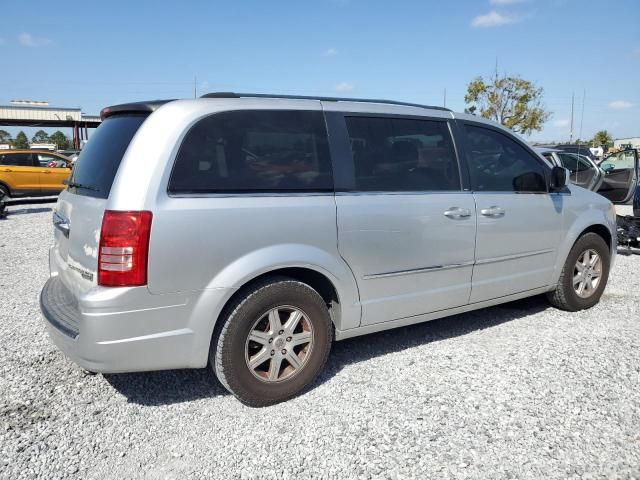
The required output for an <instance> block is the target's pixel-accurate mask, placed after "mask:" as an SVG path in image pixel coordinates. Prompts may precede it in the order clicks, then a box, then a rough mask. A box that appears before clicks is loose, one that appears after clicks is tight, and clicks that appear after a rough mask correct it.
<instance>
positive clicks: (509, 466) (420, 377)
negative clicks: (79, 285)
mask: <svg viewBox="0 0 640 480" xmlns="http://www.w3.org/2000/svg"><path fill="white" fill-rule="evenodd" d="M49 207H50V205H40V206H38V208H30V209H19V208H11V209H10V210H11V212H12V214H11V215H10V216H9V217H8V219H7V220H4V221H0V288H1V290H0V291H1V292H2V297H1V301H0V307H1V311H0V339H1V342H0V372H1V375H0V478H7V479H20V478H69V477H76V478H89V479H94V478H95V479H102V478H149V479H156V478H157V479H167V478H225V479H230V478H278V479H280V478H282V479H286V478H299V477H300V478H301V477H305V478H411V477H413V478H433V477H437V478H474V479H502V478H505V479H507V478H535V479H539V478H640V301H639V300H640V277H639V276H638V269H639V268H640V257H639V256H635V257H625V256H618V260H617V263H616V266H615V269H614V270H613V273H612V279H611V281H610V284H609V287H608V288H607V290H606V293H605V295H604V297H603V299H602V302H601V303H600V304H599V305H598V306H596V307H595V308H593V309H591V310H589V311H585V312H581V313H578V314H570V313H564V312H560V311H557V310H554V309H552V308H550V307H548V306H547V304H546V303H545V301H544V300H543V299H541V298H533V299H529V300H525V301H519V302H515V303H511V304H508V305H504V306H499V307H494V308H490V309H485V310H481V311H478V312H473V313H469V314H464V315H457V316H455V317H451V318H448V319H443V320H438V321H434V322H430V323H427V324H422V325H418V326H414V327H409V328H403V329H398V330H394V331H389V332H383V333H380V334H376V335H370V336H368V337H362V338H357V339H352V340H347V341H344V342H339V343H337V344H336V345H335V347H334V350H333V352H332V355H331V358H330V360H329V364H328V367H327V369H326V372H325V373H324V375H323V376H322V377H321V379H320V380H319V381H318V382H317V384H316V385H315V386H314V388H313V389H312V390H311V391H310V392H309V393H307V394H305V395H303V396H302V397H300V398H297V399H294V400H291V401H289V402H286V403H284V404H280V405H277V406H275V407H269V408H264V409H251V408H247V407H245V406H243V405H241V404H240V403H239V402H238V401H236V400H235V399H234V398H233V397H232V396H230V395H228V394H227V393H226V392H225V391H224V390H223V389H222V387H221V386H220V385H219V384H218V383H217V382H216V380H215V378H214V376H213V375H212V374H211V373H209V371H208V370H181V371H172V372H156V373H146V374H125V375H104V376H103V375H95V376H89V375H85V374H84V373H83V372H82V371H80V370H79V369H78V368H77V367H75V366H74V365H73V364H72V363H71V362H70V361H68V360H67V359H65V358H64V357H63V355H62V354H61V353H60V352H58V351H57V350H56V349H55V348H54V346H53V345H52V343H51V342H50V341H49V339H48V337H47V335H46V333H45V329H44V326H43V321H42V319H41V317H40V313H39V309H38V301H37V295H38V292H39V289H40V288H41V286H42V284H43V283H44V282H45V280H46V278H47V274H48V273H47V247H48V245H49V243H50V242H51V237H52V233H51V230H52V229H51V212H50V208H49Z"/></svg>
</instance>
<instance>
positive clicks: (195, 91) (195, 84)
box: [193, 75, 198, 98]
mask: <svg viewBox="0 0 640 480" xmlns="http://www.w3.org/2000/svg"><path fill="white" fill-rule="evenodd" d="M193 98H198V78H197V77H196V76H195V75H194V76H193Z"/></svg>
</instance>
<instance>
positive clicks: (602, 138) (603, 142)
mask: <svg viewBox="0 0 640 480" xmlns="http://www.w3.org/2000/svg"><path fill="white" fill-rule="evenodd" d="M592 142H593V144H594V145H595V146H596V147H602V148H604V149H605V150H608V149H609V148H611V147H613V137H612V136H611V134H610V133H609V132H608V131H606V130H600V131H599V132H596V134H595V135H594V136H593V140H592Z"/></svg>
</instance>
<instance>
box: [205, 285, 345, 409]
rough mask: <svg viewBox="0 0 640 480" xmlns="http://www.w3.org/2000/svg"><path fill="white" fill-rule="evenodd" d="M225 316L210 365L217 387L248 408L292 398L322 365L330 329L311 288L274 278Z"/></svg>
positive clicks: (326, 314) (323, 307)
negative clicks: (221, 386)
mask: <svg viewBox="0 0 640 480" xmlns="http://www.w3.org/2000/svg"><path fill="white" fill-rule="evenodd" d="M227 312H228V313H227V314H226V315H225V316H224V317H223V318H221V319H220V321H222V322H224V323H223V324H222V327H221V328H220V330H219V334H218V336H217V338H215V337H214V338H213V340H212V345H211V350H210V360H211V365H212V366H213V368H214V370H215V373H216V375H217V377H218V379H219V380H220V382H221V383H222V384H223V385H224V386H225V387H226V388H227V389H228V390H229V391H230V392H231V393H233V394H234V395H235V396H236V397H237V398H238V399H239V400H240V401H241V402H243V403H245V404H246V405H249V406H252V407H262V406H267V405H273V404H275V403H278V402H282V401H284V400H287V399H289V398H292V397H294V396H296V395H298V394H299V393H300V392H302V391H303V390H304V389H305V388H306V387H307V386H309V385H310V384H311V383H312V382H313V380H314V379H315V378H316V377H317V375H318V374H319V373H320V372H321V371H322V369H323V368H324V365H325V363H326V361H327V357H328V355H329V351H330V349H331V342H332V340H333V327H332V324H331V318H330V316H329V311H328V309H327V306H326V304H325V302H324V300H323V299H322V297H321V296H320V295H319V294H318V292H316V291H315V290H314V289H312V288H311V287H310V286H308V285H306V284H304V283H301V282H298V281H296V280H292V279H288V278H274V279H270V280H267V281H264V282H261V283H260V284H257V285H256V286H255V287H254V288H252V289H251V290H249V291H248V292H247V294H246V295H245V296H243V298H239V299H238V300H237V301H236V302H235V303H234V304H233V305H231V307H230V308H228V309H227Z"/></svg>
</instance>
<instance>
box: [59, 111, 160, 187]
mask: <svg viewBox="0 0 640 480" xmlns="http://www.w3.org/2000/svg"><path fill="white" fill-rule="evenodd" d="M146 117H147V116H146V115H119V116H114V117H109V118H107V119H106V120H105V121H104V122H102V124H101V125H100V126H99V127H98V129H97V130H96V132H95V133H94V134H93V135H92V136H91V139H90V140H89V142H88V143H87V145H86V147H84V148H83V149H82V153H81V154H80V157H78V160H77V162H76V164H75V166H74V168H73V174H72V176H71V182H73V183H75V184H77V185H82V186H81V187H80V186H75V187H69V191H71V192H73V193H76V194H78V195H86V196H90V197H98V198H108V197H109V191H110V190H111V185H112V184H113V179H114V178H115V176H116V172H117V171H118V167H119V166H120V162H121V161H122V157H123V156H124V152H125V151H126V150H127V147H128V146H129V142H130V141H131V139H132V138H133V136H134V135H135V133H136V131H138V128H139V127H140V125H142V122H144V120H145V118H146Z"/></svg>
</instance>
